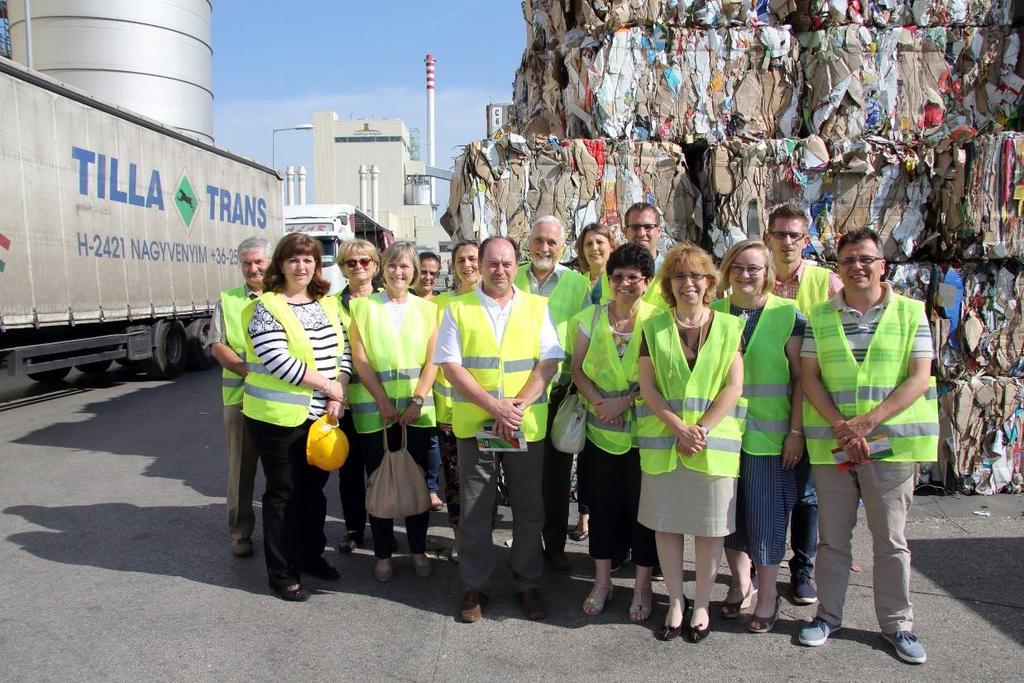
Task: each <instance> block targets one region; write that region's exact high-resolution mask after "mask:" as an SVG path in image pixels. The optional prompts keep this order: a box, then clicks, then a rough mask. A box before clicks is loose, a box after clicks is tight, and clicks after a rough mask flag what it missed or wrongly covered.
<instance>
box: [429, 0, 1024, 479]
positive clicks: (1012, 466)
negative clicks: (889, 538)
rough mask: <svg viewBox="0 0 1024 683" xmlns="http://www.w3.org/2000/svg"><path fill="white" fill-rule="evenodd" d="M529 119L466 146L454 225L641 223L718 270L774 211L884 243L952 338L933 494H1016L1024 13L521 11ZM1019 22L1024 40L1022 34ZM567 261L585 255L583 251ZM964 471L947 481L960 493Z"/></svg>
mask: <svg viewBox="0 0 1024 683" xmlns="http://www.w3.org/2000/svg"><path fill="white" fill-rule="evenodd" d="M523 11H524V14H525V17H526V23H527V37H526V50H525V52H524V55H523V60H522V63H521V65H520V68H519V70H518V71H517V73H516V76H515V81H514V86H513V93H514V95H513V98H514V112H513V117H512V122H511V123H510V124H509V125H508V126H506V128H505V129H503V130H502V131H501V132H500V134H499V135H497V136H495V139H493V140H485V141H482V142H474V143H471V144H469V145H467V146H466V148H465V153H464V154H463V155H462V156H461V157H460V158H459V160H458V161H457V163H456V168H455V178H454V180H453V183H452V188H451V194H450V203H449V207H448V212H447V214H446V215H445V217H444V218H443V219H442V223H443V224H444V225H445V226H446V227H447V228H448V230H449V232H450V233H452V234H453V235H455V236H459V237H476V238H482V237H486V236H487V235H490V234H506V235H509V236H511V237H512V238H513V239H516V240H519V241H520V242H522V241H524V240H525V237H526V235H527V233H528V230H529V225H530V223H531V221H532V220H533V219H534V218H536V217H538V216H540V215H545V214H554V215H557V216H559V217H560V218H562V219H563V220H564V221H565V222H566V224H567V225H568V226H570V231H571V232H574V233H578V231H579V230H580V229H582V227H584V226H585V225H586V224H588V223H590V222H593V221H595V220H600V221H602V222H604V223H606V224H608V225H610V226H612V227H613V229H617V228H618V226H620V225H621V222H622V214H623V212H624V210H625V208H626V207H628V206H629V205H630V204H632V203H634V202H636V201H641V200H644V201H648V202H651V203H653V204H655V205H656V206H658V207H659V208H660V209H661V210H662V211H663V213H664V217H665V223H666V225H667V226H668V235H667V237H668V239H669V240H692V241H696V242H699V243H701V244H703V245H704V246H706V247H707V248H708V249H710V250H711V251H712V252H713V253H714V254H715V255H716V256H718V257H721V256H722V255H723V254H724V253H725V250H726V249H728V247H729V246H730V245H731V244H733V243H735V242H736V241H739V240H742V239H746V238H747V237H759V236H761V235H762V234H763V231H764V228H765V225H766V219H767V216H768V214H769V213H770V211H771V210H772V209H773V208H774V207H775V206H777V205H778V204H780V203H783V202H795V203H797V204H798V205H800V206H802V207H803V208H804V209H805V210H806V211H807V213H808V215H809V216H810V220H811V224H810V232H811V235H812V240H811V246H810V247H809V250H808V256H811V257H815V258H817V259H819V260H822V261H826V262H827V261H830V260H833V259H834V258H835V245H836V242H837V240H838V239H839V237H840V236H841V235H842V234H844V233H845V232H847V231H849V230H852V229H856V228H859V227H862V226H871V227H873V228H875V229H876V230H877V231H878V232H879V233H880V235H881V236H882V239H883V242H884V249H885V254H886V257H887V259H888V260H889V262H890V263H891V264H893V268H892V272H891V273H890V278H891V280H892V281H893V283H894V284H895V285H896V286H897V287H898V288H899V289H901V290H902V291H905V292H907V293H908V294H910V295H913V296H916V297H918V298H921V299H923V300H925V301H926V302H927V303H928V305H929V311H930V314H931V317H932V320H933V333H934V338H935V342H936V354H937V359H938V360H937V372H938V374H939V377H940V379H941V380H942V382H941V387H940V396H941V409H942V413H943V417H942V420H941V422H942V425H943V430H944V433H943V438H942V443H941V446H940V450H941V458H940V463H939V466H937V467H936V468H933V470H932V471H931V472H930V473H929V474H930V475H931V476H933V478H934V480H935V481H937V482H942V483H945V484H947V485H951V486H957V487H959V488H961V489H963V490H967V491H978V492H984V493H991V492H999V491H1019V490H1020V488H1021V462H1020V461H1021V449H1022V448H1024V435H1022V434H1021V430H1020V427H1022V426H1024V425H1021V424H1020V423H1021V422H1022V420H1024V361H1022V358H1024V331H1022V323H1024V321H1022V320H1021V317H1022V316H1021V310H1020V306H1021V304H1020V303H1019V302H1020V300H1021V298H1022V297H1024V274H1022V273H1024V269H1022V267H1021V263H1022V262H1024V224H1022V219H1024V134H1022V133H1020V132H1017V131H1020V130H1022V129H1024V125H1022V123H1024V121H1022V114H1021V111H1022V107H1024V55H1022V54H1021V39H1022V36H1024V28H1020V27H1019V26H1020V25H1022V23H1024V22H1022V21H1021V20H1022V19H1024V0H872V1H871V2H866V1H865V0H525V1H524V3H523ZM1015 24H1017V26H1015ZM570 256H571V254H570ZM949 475H952V476H949Z"/></svg>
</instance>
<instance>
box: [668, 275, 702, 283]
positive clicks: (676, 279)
mask: <svg viewBox="0 0 1024 683" xmlns="http://www.w3.org/2000/svg"><path fill="white" fill-rule="evenodd" d="M669 277H670V279H671V280H672V281H673V282H686V281H687V280H694V281H697V280H703V279H704V278H706V277H707V273H674V274H672V275H671V276H669Z"/></svg>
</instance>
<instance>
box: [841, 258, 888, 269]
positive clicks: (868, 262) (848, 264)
mask: <svg viewBox="0 0 1024 683" xmlns="http://www.w3.org/2000/svg"><path fill="white" fill-rule="evenodd" d="M884 260H885V259H883V258H882V257H880V256H848V257H846V258H841V259H839V261H838V263H839V265H840V266H842V267H843V268H852V267H854V266H857V265H860V266H864V267H865V268H870V267H871V266H872V265H874V263H875V261H884Z"/></svg>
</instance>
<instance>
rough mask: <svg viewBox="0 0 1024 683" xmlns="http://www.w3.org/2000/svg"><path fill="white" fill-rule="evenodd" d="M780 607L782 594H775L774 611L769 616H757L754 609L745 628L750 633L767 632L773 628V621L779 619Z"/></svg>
mask: <svg viewBox="0 0 1024 683" xmlns="http://www.w3.org/2000/svg"><path fill="white" fill-rule="evenodd" d="M781 608H782V595H776V596H775V612H774V613H773V614H772V615H771V616H770V617H759V616H757V612H756V611H755V613H754V616H752V617H750V621H748V622H747V630H748V631H750V632H751V633H768V632H770V631H771V630H772V629H773V628H775V622H776V621H778V620H779V610H780V609H781Z"/></svg>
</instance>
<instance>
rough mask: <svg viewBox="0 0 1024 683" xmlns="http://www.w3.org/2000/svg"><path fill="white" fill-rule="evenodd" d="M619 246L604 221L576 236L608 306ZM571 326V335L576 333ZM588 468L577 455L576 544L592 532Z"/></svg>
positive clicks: (597, 297)
mask: <svg viewBox="0 0 1024 683" xmlns="http://www.w3.org/2000/svg"><path fill="white" fill-rule="evenodd" d="M617 246H618V245H617V244H616V242H615V235H613V234H612V231H611V230H609V229H608V228H607V226H604V225H602V224H601V223H591V224H590V225H588V226H587V227H585V228H583V231H582V232H581V233H580V234H579V237H577V238H576V256H577V258H578V259H579V268H580V272H581V273H583V274H584V275H586V276H587V279H588V280H590V303H592V304H594V305H598V304H600V305H602V306H605V305H607V304H608V302H610V301H611V300H612V287H611V285H610V284H609V282H608V273H607V272H605V267H606V266H607V265H608V257H609V256H611V253H612V251H613V250H614V249H615V248H616V247H617ZM573 334H574V333H573V332H572V329H571V328H570V331H569V335H570V336H571V335H573ZM586 485H587V469H586V465H585V464H584V463H583V461H582V460H581V459H580V457H579V455H577V456H576V510H577V512H578V513H579V517H578V520H577V522H576V528H575V529H573V530H572V531H570V532H569V538H571V539H572V540H574V541H576V542H577V543H579V542H581V541H585V540H587V536H588V535H589V533H590V506H589V505H588V504H587V490H586Z"/></svg>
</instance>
